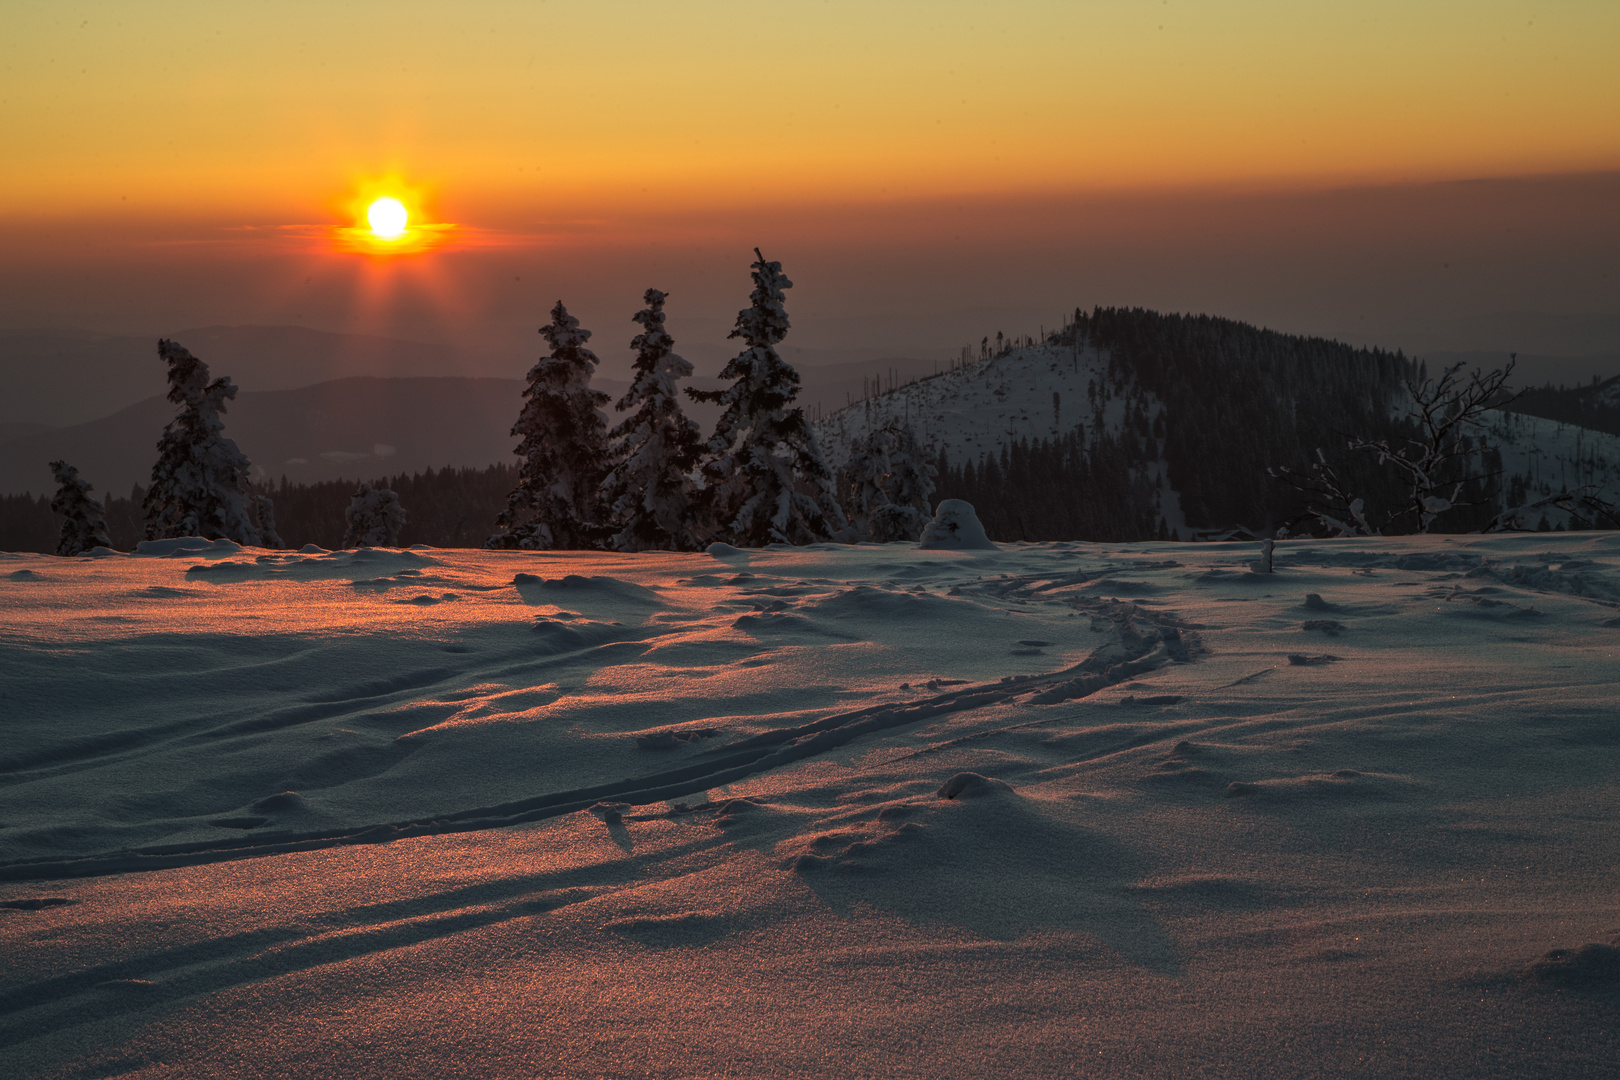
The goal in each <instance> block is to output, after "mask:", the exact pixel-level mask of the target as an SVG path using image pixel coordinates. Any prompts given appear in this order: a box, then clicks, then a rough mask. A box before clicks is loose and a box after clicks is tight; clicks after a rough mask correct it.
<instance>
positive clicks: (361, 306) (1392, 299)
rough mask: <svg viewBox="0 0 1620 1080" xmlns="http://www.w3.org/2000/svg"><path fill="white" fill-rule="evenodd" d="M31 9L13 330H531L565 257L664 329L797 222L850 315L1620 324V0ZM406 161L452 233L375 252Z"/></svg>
mask: <svg viewBox="0 0 1620 1080" xmlns="http://www.w3.org/2000/svg"><path fill="white" fill-rule="evenodd" d="M0 25H3V28H4V33H3V34H0V58H3V59H0V145H4V146H5V147H6V158H7V162H8V167H7V168H5V169H4V170H0V246H3V250H4V251H5V252H6V254H3V255H0V286H3V287H4V292H5V293H6V296H5V298H4V299H0V324H3V325H4V326H9V327H20V326H36V325H83V326H93V327H97V328H102V329H114V328H116V329H125V330H145V329H154V330H167V329H173V328H176V327H179V326H185V325H201V324H205V323H230V322H288V323H291V322H298V323H300V324H302V325H310V326H316V327H319V328H323V329H358V328H364V329H369V330H372V331H380V332H389V333H395V334H398V335H400V336H406V337H419V338H421V337H425V338H430V339H431V338H438V337H444V336H446V335H450V336H459V335H471V336H474V337H477V338H478V339H479V340H480V341H481V342H484V343H486V344H488V345H489V347H491V348H494V349H497V350H498V349H500V348H502V347H503V344H502V343H504V342H507V341H512V342H516V343H517V344H520V345H521V346H522V347H523V348H524V349H528V348H529V347H530V345H531V344H532V341H531V336H532V334H533V327H534V326H535V325H538V322H539V321H540V320H541V319H542V317H543V316H542V312H543V309H544V308H545V307H546V306H548V305H549V303H550V302H551V301H553V300H555V299H557V298H558V296H559V295H560V296H563V297H564V298H565V299H568V298H573V304H574V306H577V307H580V308H583V309H584V311H583V312H582V314H583V315H584V316H585V317H587V325H590V324H591V322H590V320H591V318H592V317H595V318H598V319H600V320H601V321H603V323H604V328H606V329H609V331H610V332H611V333H612V334H613V335H614V336H615V338H616V337H617V336H624V337H626V338H628V333H620V331H623V329H624V327H623V326H621V325H619V324H621V323H624V324H625V325H628V324H627V323H625V320H626V319H627V318H628V314H629V313H630V312H631V311H632V310H633V309H634V301H635V298H636V297H638V296H639V294H640V291H641V290H642V289H643V288H645V287H646V286H647V285H649V284H657V285H659V287H661V288H665V289H667V290H669V291H670V292H671V294H672V299H671V315H672V325H674V326H675V327H676V328H677V329H680V328H681V327H682V325H683V324H682V322H681V320H682V319H687V320H689V322H688V323H686V324H685V325H686V326H687V327H688V333H689V334H690V333H697V334H700V335H702V336H705V337H709V338H714V339H716V340H717V339H718V335H719V334H722V333H723V331H724V329H725V324H726V323H727V322H729V319H730V316H731V314H732V313H733V312H734V311H735V310H736V308H737V307H738V306H740V303H741V301H742V299H743V298H744V296H745V294H746V276H745V274H746V263H747V260H748V256H749V254H750V249H751V248H752V247H753V245H754V244H756V243H759V244H762V245H766V246H768V247H769V248H770V249H771V250H770V251H768V254H769V255H770V257H772V258H780V259H782V260H783V261H784V263H785V264H786V266H787V269H788V271H789V274H790V276H792V277H794V278H795V280H796V281H797V282H798V283H799V286H800V289H799V291H798V292H796V293H795V294H794V298H795V300H796V301H798V302H799V303H798V307H797V308H796V309H795V313H796V316H797V317H796V325H797V326H798V327H799V328H800V329H801V330H802V331H803V332H804V335H805V337H806V339H807V342H806V343H810V342H814V343H817V344H820V345H827V346H838V345H848V346H852V345H854V344H857V343H859V342H862V341H868V342H871V343H872V344H873V345H874V347H878V348H893V349H908V347H909V351H910V352H912V353H916V352H917V351H919V350H926V349H939V348H944V347H946V346H947V345H949V344H951V343H954V342H956V341H958V340H959V339H960V340H962V341H965V340H967V338H968V336H971V337H973V338H975V339H976V338H977V337H978V336H979V333H980V332H989V333H993V332H994V331H995V330H996V329H1005V330H1007V331H1008V332H1009V333H1012V332H1020V333H1021V332H1026V331H1033V330H1035V328H1036V326H1035V323H1036V322H1037V321H1038V320H1039V319H1040V318H1041V317H1042V315H1043V314H1045V315H1047V316H1048V317H1046V318H1045V322H1046V323H1048V324H1050V323H1051V322H1052V321H1053V320H1054V319H1055V318H1056V317H1057V315H1058V313H1059V312H1061V311H1062V310H1065V309H1072V308H1073V307H1074V306H1075V305H1076V304H1082V305H1086V306H1090V304H1092V303H1132V304H1145V305H1149V306H1158V307H1172V308H1181V309H1198V310H1210V311H1212V312H1214V313H1217V314H1226V315H1231V316H1234V317H1238V318H1245V319H1250V320H1253V321H1268V322H1269V323H1270V324H1272V325H1276V326H1278V327H1279V328H1282V329H1289V330H1299V331H1306V332H1317V333H1324V334H1336V335H1339V336H1354V335H1355V334H1357V333H1360V332H1364V333H1365V335H1366V336H1367V337H1369V338H1371V339H1379V340H1383V341H1384V343H1386V344H1389V345H1391V346H1397V345H1405V346H1407V347H1409V348H1410V347H1424V348H1436V347H1438V348H1444V347H1476V346H1477V347H1486V346H1488V345H1490V344H1491V341H1489V340H1484V341H1469V340H1464V339H1465V338H1466V337H1467V334H1466V333H1465V332H1464V331H1463V330H1462V329H1461V328H1464V327H1468V326H1478V325H1479V320H1480V319H1481V318H1485V319H1487V321H1488V319H1489V318H1490V317H1493V313H1494V316H1500V315H1501V312H1502V311H1503V310H1508V309H1512V310H1515V311H1519V310H1522V312H1524V313H1528V314H1529V315H1532V316H1535V317H1538V318H1542V319H1543V322H1545V321H1546V320H1547V319H1549V318H1550V319H1553V320H1554V321H1555V322H1556V321H1557V319H1559V318H1567V319H1571V320H1574V322H1572V323H1570V324H1569V326H1566V327H1565V331H1567V332H1565V333H1564V338H1558V335H1557V334H1554V335H1553V336H1552V337H1551V338H1549V339H1548V340H1547V341H1545V342H1543V343H1542V344H1540V345H1537V344H1536V343H1535V342H1532V341H1521V342H1518V345H1517V347H1520V348H1532V349H1533V348H1542V349H1543V351H1550V350H1552V348H1553V346H1555V345H1556V344H1557V341H1559V340H1564V339H1565V338H1567V339H1568V343H1569V348H1572V349H1574V350H1575V351H1581V350H1582V349H1584V350H1585V351H1601V350H1603V349H1607V348H1614V349H1620V310H1617V306H1616V301H1615V300H1614V296H1615V294H1616V292H1617V290H1616V288H1615V285H1616V282H1617V280H1620V278H1616V277H1615V276H1614V275H1615V271H1616V267H1617V261H1616V257H1615V256H1614V255H1613V254H1612V252H1613V251H1614V249H1615V247H1616V245H1615V243H1614V241H1615V240H1616V238H1617V234H1620V204H1617V196H1620V179H1617V177H1620V64H1617V63H1616V62H1615V60H1614V57H1615V55H1616V51H1617V47H1620V5H1616V4H1614V3H1612V2H1609V0H1578V2H1554V3H1548V2H1540V3H1524V2H1494V0H1471V2H1467V3H1462V2H1446V3H1440V2H1412V0H1407V2H1400V3H1396V2H1383V0H1358V2H1355V3H1341V2H1333V3H1311V4H1299V3H1283V2H1270V0H1237V2H1234V0H1226V2H1220V3H1216V2H1202V3H1194V2H1186V0H1151V2H1137V0H1098V2H1090V3H1080V2H1063V3H1060V2H1044V0H1003V2H999V3H967V2H955V0H931V2H927V3H920V2H919V3H900V2H892V3H890V2H878V3H874V2H870V0H868V2H863V3H854V2H849V3H846V2H841V0H828V2H815V3H793V4H771V5H760V4H757V3H740V2H739V3H730V2H701V3H696V2H695V3H685V4H652V3H639V2H595V3H575V2H560V0H550V2H524V3H511V4H490V3H485V4H472V5H444V4H428V3H412V2H404V3H388V4H380V3H366V4H353V5H328V4H316V3H281V4H276V5H219V4H204V3H174V2H151V3H145V4H141V5H138V6H131V5H126V4H114V3H105V4H94V3H89V4H69V3H61V2H56V0H53V2H46V3H27V2H22V0H13V2H11V3H8V4H7V5H6V9H5V13H4V15H0ZM1458 185H1461V186H1458ZM383 190H387V191H390V192H397V193H398V194H400V195H401V197H402V198H405V200H406V201H407V202H408V203H409V204H410V206H411V210H412V214H413V221H414V222H417V223H428V224H436V225H440V226H443V227H444V232H443V235H442V236H440V237H437V238H436V239H435V240H434V243H433V244H432V245H430V246H431V247H433V248H434V249H435V250H431V251H427V252H423V253H418V254H416V255H412V256H409V257H408V258H407V257H400V258H397V259H393V260H391V261H393V262H397V263H400V264H402V265H395V266H389V267H382V266H379V265H377V264H378V262H379V260H378V259H377V258H375V257H368V256H367V255H366V254H365V253H363V252H355V251H346V250H340V249H341V248H342V246H343V245H342V244H341V243H339V242H338V241H337V240H336V239H335V236H336V233H335V230H337V229H341V228H343V227H348V226H354V225H355V224H356V223H357V222H356V214H357V212H358V211H357V206H359V205H360V204H359V203H358V202H357V200H359V199H360V198H361V196H362V194H364V193H367V192H376V191H383ZM1414 257H1416V261H1414ZM382 261H389V260H382ZM406 261H410V262H411V263H412V265H411V266H410V267H406V266H404V265H403V263H405V262H406ZM1431 262H1432V263H1433V264H1434V265H1433V266H1432V267H1431V266H1430V265H1429V263H1431ZM1417 263H1421V264H1422V265H1421V266H1419V265H1416V264H1417ZM1453 263H1455V265H1452V264H1453ZM877 264H881V265H877ZM1431 271H1432V273H1431ZM896 275H899V276H902V277H903V278H904V279H905V280H903V281H901V282H899V283H897V285H896V287H895V289H894V291H893V293H892V295H891V298H890V301H889V302H888V303H887V304H884V303H880V302H878V300H877V298H876V297H874V294H873V289H874V283H876V282H881V281H883V280H885V279H892V278H893V277H895V276H896ZM653 278H656V280H651V279H653ZM620 309H622V311H621V310H620ZM1414 312H1430V313H1433V314H1434V315H1435V318H1437V319H1440V320H1441V321H1442V322H1444V323H1445V324H1446V325H1447V326H1452V327H1456V328H1458V329H1455V330H1444V331H1442V330H1440V329H1436V328H1435V326H1438V324H1435V325H1434V326H1429V324H1428V323H1425V321H1424V318H1422V317H1417V316H1414V314H1413V313H1414ZM1442 315H1443V318H1442ZM941 319H945V320H946V321H947V322H948V323H949V325H944V324H942V323H941V321H940V320H941ZM1431 321H1432V320H1431ZM1025 323H1028V324H1029V325H1025ZM1611 324H1613V325H1612V326H1611ZM1425 326H1429V328H1428V329H1424V327H1425ZM522 327H527V330H526V331H524V333H526V334H527V335H530V336H518V331H519V328H522ZM1570 327H1575V329H1570ZM1605 327H1610V328H1611V329H1607V330H1606V329H1604V328H1605ZM1611 330H1612V336H1613V340H1612V341H1611V340H1609V338H1608V337H1606V336H1605V335H1608V334H1610V333H1611ZM599 332H600V331H599ZM1448 335H1449V336H1448ZM1478 336H1479V335H1476V337H1478ZM1521 336H1523V335H1521ZM1486 337H1488V335H1486ZM1532 337H1533V335H1532ZM1554 339H1556V340H1554ZM1566 351H1568V350H1567V349H1566Z"/></svg>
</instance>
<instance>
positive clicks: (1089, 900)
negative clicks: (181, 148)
mask: <svg viewBox="0 0 1620 1080" xmlns="http://www.w3.org/2000/svg"><path fill="white" fill-rule="evenodd" d="M716 550H717V554H713V555H708V554H705V555H642V556H620V555H601V554H587V553H568V554H533V553H506V552H484V551H444V550H412V551H397V550H377V551H361V552H348V553H321V552H304V553H288V552H266V551H259V550H240V549H236V548H235V547H234V545H230V544H228V543H216V544H200V543H198V544H188V543H184V542H180V543H175V542H168V543H166V544H164V545H159V546H157V547H156V548H152V549H149V553H148V554H145V555H106V556H102V557H88V558H79V559H74V560H67V559H58V558H54V557H49V556H41V555H0V715H3V717H4V721H3V723H4V727H3V730H4V733H5V742H4V745H3V747H0V905H3V906H0V957H3V958H4V962H3V963H0V1072H3V1073H4V1074H5V1075H6V1076H8V1077H11V1076H17V1077H24V1076H59V1077H70V1076H71V1077H88V1076H114V1075H116V1076H130V1077H156V1076H233V1077H255V1078H260V1077H279V1076H345V1077H354V1076H379V1077H381V1076H387V1077H412V1076H424V1077H426V1076H434V1077H440V1076H469V1077H470V1076H480V1077H488V1076H524V1077H533V1076H548V1077H549V1076H559V1077H561V1076H569V1077H576V1076H592V1077H594V1076H611V1077H626V1076H637V1077H639V1076H654V1077H677V1076H680V1077H685V1076H736V1077H754V1076H770V1077H821V1076H836V1077H846V1076H848V1077H860V1076H900V1077H909V1076H918V1077H921V1076H929V1077H941V1076H946V1077H949V1076H962V1077H968V1076H973V1077H984V1076H1006V1077H1015V1076H1016V1077H1030V1076H1061V1075H1076V1076H1109V1077H1128V1076H1143V1077H1147V1076H1154V1077H1159V1076H1227V1075H1231V1076H1240V1075H1241V1076H1266V1077H1307V1076H1310V1077H1319V1076H1340V1077H1369V1076H1390V1077H1394V1076H1425V1077H1470V1078H1474V1077H1523V1076H1554V1075H1556V1076H1569V1077H1576V1076H1590V1077H1596V1076H1612V1075H1614V1072H1613V1070H1614V1062H1615V1061H1616V1060H1620V1025H1617V1024H1616V1023H1615V1018H1616V1012H1615V1010H1616V1008H1617V1007H1620V951H1617V950H1615V949H1613V948H1611V947H1609V946H1608V945H1605V944H1602V943H1605V942H1608V941H1609V940H1610V939H1611V938H1612V937H1613V936H1614V935H1615V934H1617V933H1620V865H1617V862H1620V856H1617V851H1620V848H1617V846H1616V842H1615V829H1614V822H1615V820H1616V816H1617V814H1620V783H1617V782H1616V779H1615V777H1616V776H1617V775H1620V719H1617V714H1616V710H1615V700H1616V691H1617V689H1620V663H1617V656H1616V653H1617V646H1620V535H1616V534H1612V533H1578V534H1558V535H1551V536H1549V535H1544V534H1543V535H1515V536H1498V537H1490V538H1478V537H1469V538H1462V537H1458V538H1449V537H1448V538H1441V537H1430V538H1398V539H1371V540H1344V541H1329V542H1321V541H1289V542H1284V543H1282V544H1280V545H1278V549H1277V567H1278V572H1277V573H1276V574H1273V575H1261V574H1256V573H1253V572H1251V571H1250V569H1249V568H1248V563H1249V561H1250V560H1252V559H1253V558H1254V557H1255V555H1256V548H1255V546H1254V545H1226V544H1204V545H1197V544H1141V545H1119V546H1104V545H1093V544H1084V543H1052V544H1036V545H1027V546H1026V545H1016V546H1007V547H1004V548H1002V549H1001V550H999V551H983V552H960V551H958V552H951V551H919V550H917V549H916V548H915V546H914V545H909V544H895V545H887V546H876V545H867V546H859V547H853V548H851V547H838V546H833V545H826V546H818V547H810V548H799V549H789V548H781V549H766V550H752V551H737V550H735V549H724V548H717V549H716ZM1588 943H1598V944H1597V945H1593V947H1591V948H1587V949H1585V950H1584V951H1573V950H1580V949H1581V947H1583V946H1586V945H1588ZM1557 949H1565V950H1572V951H1570V952H1568V953H1567V954H1565V955H1562V956H1553V957H1551V958H1547V957H1546V956H1545V954H1547V953H1548V952H1549V950H1557ZM1605 965H1608V966H1605Z"/></svg>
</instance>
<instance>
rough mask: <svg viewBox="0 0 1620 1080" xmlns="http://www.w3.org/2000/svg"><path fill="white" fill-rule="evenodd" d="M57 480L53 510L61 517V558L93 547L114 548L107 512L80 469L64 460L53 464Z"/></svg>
mask: <svg viewBox="0 0 1620 1080" xmlns="http://www.w3.org/2000/svg"><path fill="white" fill-rule="evenodd" d="M51 475H52V476H53V477H54V478H55V479H56V485H57V488H56V497H55V498H54V499H52V500H51V509H52V510H53V511H55V512H56V513H58V514H61V515H62V538H61V540H59V541H57V544H56V553H57V554H58V555H83V554H84V553H85V552H87V551H89V550H90V549H91V548H97V547H104V548H110V547H112V541H111V540H109V539H107V511H106V508H105V507H103V506H102V505H101V500H99V499H92V498H91V497H90V492H91V490H92V486H91V485H90V484H88V483H86V482H85V481H83V480H81V479H80V478H79V470H78V469H75V468H74V467H73V466H72V465H69V464H68V463H67V462H65V461H53V462H51Z"/></svg>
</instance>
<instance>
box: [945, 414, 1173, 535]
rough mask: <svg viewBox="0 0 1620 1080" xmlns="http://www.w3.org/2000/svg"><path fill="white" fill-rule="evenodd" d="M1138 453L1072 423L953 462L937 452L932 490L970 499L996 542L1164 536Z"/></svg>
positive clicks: (1153, 489)
mask: <svg viewBox="0 0 1620 1080" xmlns="http://www.w3.org/2000/svg"><path fill="white" fill-rule="evenodd" d="M1141 460H1142V458H1141V455H1140V453H1139V452H1138V451H1136V450H1134V449H1132V448H1128V447H1127V446H1126V444H1125V442H1124V441H1122V440H1118V439H1113V438H1110V437H1108V436H1106V435H1103V436H1098V437H1094V438H1093V439H1092V440H1091V441H1090V442H1089V443H1088V442H1087V441H1086V438H1085V433H1084V431H1082V430H1080V429H1078V428H1077V429H1075V430H1074V431H1071V432H1070V433H1069V434H1068V435H1066V436H1064V437H1062V438H1060V439H1041V440H1038V441H1036V442H1030V441H1028V440H1023V439H1021V440H1019V441H1017V442H1014V443H1011V444H1008V445H1004V446H1003V447H1002V448H1001V453H1000V455H999V456H998V457H992V456H989V455H986V456H984V457H982V458H980V459H979V460H978V461H977V462H973V461H968V462H964V463H962V464H961V465H957V466H953V465H951V464H950V462H949V461H948V460H947V459H946V457H945V455H944V454H941V455H940V457H939V460H938V462H936V464H935V469H936V470H937V471H938V473H939V480H938V485H939V487H938V491H937V492H936V494H937V496H938V497H939V498H940V499H962V500H964V501H966V502H969V503H971V504H972V505H973V508H974V510H975V511H977V513H978V515H979V520H980V521H981V522H983V523H984V529H985V532H986V533H987V534H988V535H989V536H990V537H991V539H994V540H1002V541H1012V540H1030V541H1034V540H1094V541H1098V542H1117V541H1127V540H1143V539H1152V538H1159V537H1165V536H1166V535H1167V534H1166V533H1165V527H1164V523H1163V521H1162V518H1161V517H1160V515H1159V513H1158V510H1157V507H1156V504H1155V502H1154V495H1155V493H1156V491H1157V485H1156V484H1155V483H1153V482H1152V481H1151V480H1150V479H1149V475H1148V473H1147V472H1146V471H1145V470H1142V469H1140V468H1138V467H1137V466H1138V464H1139V463H1140V462H1141Z"/></svg>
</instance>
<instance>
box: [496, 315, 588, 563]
mask: <svg viewBox="0 0 1620 1080" xmlns="http://www.w3.org/2000/svg"><path fill="white" fill-rule="evenodd" d="M540 333H541V336H543V337H544V338H545V339H546V342H547V343H548V344H549V345H550V346H551V355H550V356H543V357H541V358H540V359H539V360H538V361H536V363H535V365H534V366H533V367H532V368H530V369H529V385H528V386H527V387H526V388H525V389H524V391H523V396H524V397H525V398H527V399H528V401H526V402H525V403H524V405H523V411H522V412H521V413H519V414H518V419H517V423H516V424H513V425H512V434H513V435H516V436H519V438H520V439H521V440H522V441H521V442H519V443H518V446H517V451H516V453H517V455H518V456H519V457H520V458H522V459H523V461H522V463H521V464H520V465H519V466H518V483H517V487H516V488H514V489H512V494H511V495H510V496H508V497H507V500H506V509H505V510H502V511H501V513H500V516H499V517H497V518H496V519H495V529H496V532H495V534H494V535H493V536H491V537H490V538H489V539H488V540H487V541H485V544H484V546H485V547H489V548H523V549H527V550H548V549H577V548H595V547H600V546H601V541H602V539H603V538H604V536H605V533H606V530H605V528H604V527H603V524H602V523H603V521H604V519H605V517H606V514H605V508H604V507H603V505H602V498H601V494H602V492H601V489H602V478H603V476H604V475H605V474H606V472H607V468H606V465H607V425H606V423H604V421H603V417H602V414H601V413H600V412H598V411H597V410H598V409H599V408H600V407H601V406H603V405H606V404H607V403H608V396H607V395H606V394H604V393H602V392H601V391H599V390H592V389H591V375H592V373H593V372H595V370H596V363H597V360H596V354H595V353H593V352H591V350H589V349H587V348H585V342H587V341H589V340H590V337H591V332H590V331H589V330H581V329H580V328H579V320H578V319H576V318H574V317H573V316H572V315H570V314H568V309H567V308H565V307H563V304H562V301H561V300H559V301H557V306H556V307H554V308H552V309H551V324H550V325H549V326H543V327H541V328H540Z"/></svg>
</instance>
